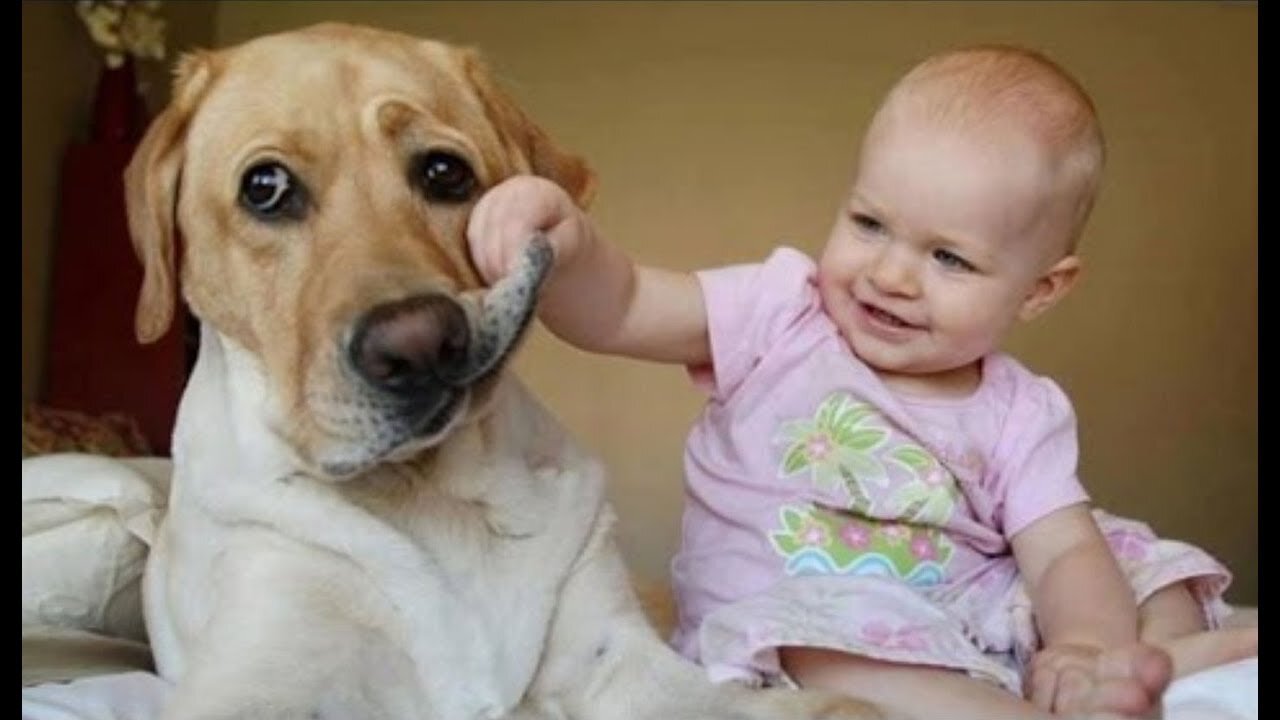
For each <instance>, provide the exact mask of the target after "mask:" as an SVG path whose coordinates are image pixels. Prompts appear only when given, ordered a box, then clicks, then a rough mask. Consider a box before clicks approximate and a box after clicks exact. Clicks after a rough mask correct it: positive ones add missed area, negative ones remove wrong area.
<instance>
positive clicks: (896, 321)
mask: <svg viewBox="0 0 1280 720" xmlns="http://www.w3.org/2000/svg"><path fill="white" fill-rule="evenodd" d="M862 309H863V310H865V311H866V313H867V314H868V315H870V316H871V317H873V318H875V319H876V320H879V321H880V322H882V323H884V324H886V325H892V326H893V327H900V328H914V327H917V326H915V325H912V324H911V323H909V322H907V321H906V320H903V319H902V318H900V317H898V316H897V315H894V314H893V313H891V312H888V311H885V310H881V309H880V308H878V307H876V306H875V305H869V304H867V303H862Z"/></svg>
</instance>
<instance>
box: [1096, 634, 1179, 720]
mask: <svg viewBox="0 0 1280 720" xmlns="http://www.w3.org/2000/svg"><path fill="white" fill-rule="evenodd" d="M1172 679H1173V660H1172V659H1171V658H1170V657H1169V654H1168V653H1166V652H1165V651H1164V650H1161V649H1160V648H1157V647H1154V646H1152V645H1143V644H1140V643H1139V644H1134V645H1129V646H1127V647H1123V648H1116V649H1114V650H1107V651H1106V652H1103V653H1102V654H1101V655H1099V656H1098V668H1097V676H1096V682H1095V683H1094V688H1093V693H1092V695H1091V696H1090V699H1089V702H1088V712H1087V713H1085V714H1086V715H1088V717H1090V718H1098V719H1099V720H1100V719H1101V718H1114V717H1130V718H1140V717H1146V716H1147V715H1149V714H1150V713H1151V712H1152V711H1153V710H1155V709H1157V708H1158V707H1159V706H1160V697H1161V696H1162V695H1164V691H1165V688H1167V687H1168V686H1169V681H1170V680H1172Z"/></svg>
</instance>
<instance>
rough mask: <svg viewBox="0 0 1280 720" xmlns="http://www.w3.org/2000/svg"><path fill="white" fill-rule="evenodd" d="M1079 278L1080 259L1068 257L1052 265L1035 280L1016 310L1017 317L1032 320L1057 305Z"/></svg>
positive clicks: (1076, 256) (1074, 256) (1073, 256)
mask: <svg viewBox="0 0 1280 720" xmlns="http://www.w3.org/2000/svg"><path fill="white" fill-rule="evenodd" d="M1079 278H1080V257H1079V256H1078V255H1068V256H1066V257H1064V258H1062V259H1061V260H1059V261H1058V262H1056V263H1054V264H1053V267H1051V268H1049V269H1048V270H1046V271H1045V272H1044V274H1042V275H1041V276H1040V277H1039V278H1037V279H1036V283H1035V285H1033V286H1032V287H1031V292H1030V293H1028V294H1027V297H1026V299H1025V300H1023V301H1022V307H1020V308H1018V317H1019V318H1020V319H1022V320H1024V321H1026V320H1033V319H1035V318H1037V317H1039V316H1040V314H1041V313H1043V312H1044V311H1045V310H1048V309H1049V308H1051V307H1053V306H1054V305H1056V304H1058V301H1059V300H1061V299H1062V298H1064V297H1066V296H1067V293H1069V292H1071V288H1073V287H1075V284H1076V280H1078V279H1079Z"/></svg>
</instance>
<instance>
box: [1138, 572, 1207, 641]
mask: <svg viewBox="0 0 1280 720" xmlns="http://www.w3.org/2000/svg"><path fill="white" fill-rule="evenodd" d="M1207 629H1208V626H1207V625H1205V621H1204V611H1202V610H1201V609H1200V603H1199V602H1197V601H1196V599H1195V596H1193V595H1192V594H1191V588H1190V587H1188V586H1187V584H1186V583H1185V582H1180V583H1177V584H1175V585H1170V586H1168V587H1164V588H1160V589H1159V590H1157V591H1155V592H1154V593H1152V594H1151V596H1150V597H1148V598H1147V599H1146V600H1143V601H1142V604H1141V605H1139V606H1138V637H1140V638H1141V639H1142V640H1143V641H1144V642H1148V643H1152V644H1160V643H1163V642H1164V641H1166V640H1172V639H1173V638H1178V637H1182V636H1184V635H1190V634H1192V633H1197V632H1201V631H1203V630H1207Z"/></svg>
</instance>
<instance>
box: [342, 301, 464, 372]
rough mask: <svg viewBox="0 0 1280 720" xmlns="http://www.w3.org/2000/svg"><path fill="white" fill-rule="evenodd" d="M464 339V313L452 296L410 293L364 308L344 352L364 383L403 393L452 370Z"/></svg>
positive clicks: (461, 359)
mask: <svg viewBox="0 0 1280 720" xmlns="http://www.w3.org/2000/svg"><path fill="white" fill-rule="evenodd" d="M470 341H471V331H470V329H469V327H468V325H467V316H466V314H465V313H464V312H463V311H462V307H461V306H459V305H458V303H457V302H455V301H454V300H452V299H451V298H449V297H446V296H444V295H415V296H413V297H409V298H405V299H403V300H398V301H396V302H392V303H386V304H384V305H379V306H377V307H375V308H374V309H372V310H370V311H369V312H368V313H366V314H365V315H364V317H362V318H361V319H360V320H359V321H358V323H357V325H356V330H355V333H354V334H353V335H352V338H351V346H350V349H349V352H350V354H351V362H352V365H354V366H355V369H356V372H358V373H359V374H360V376H361V377H362V378H364V380H365V381H366V382H368V383H369V384H370V385H372V386H374V387H376V388H378V389H380V390H384V391H386V392H389V393H393V394H397V395H408V394H412V393H414V392H417V391H420V390H424V389H427V388H432V387H436V386H438V385H439V384H440V378H441V377H442V376H443V377H449V376H452V375H456V370H457V368H458V366H460V365H462V364H463V363H465V362H466V358H467V345H468V344H469V343H470Z"/></svg>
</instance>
